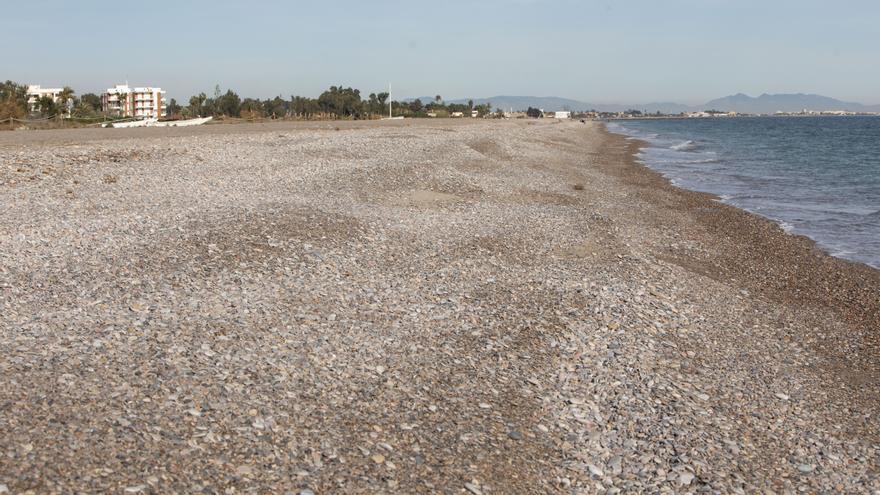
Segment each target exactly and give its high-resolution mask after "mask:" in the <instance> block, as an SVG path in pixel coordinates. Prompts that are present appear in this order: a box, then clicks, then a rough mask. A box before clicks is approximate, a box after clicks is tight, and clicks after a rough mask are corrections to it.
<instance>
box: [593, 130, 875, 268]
mask: <svg viewBox="0 0 880 495" xmlns="http://www.w3.org/2000/svg"><path fill="white" fill-rule="evenodd" d="M607 125H608V130H609V131H611V132H618V133H621V134H626V135H628V136H632V137H637V138H639V139H643V140H645V141H647V142H648V143H649V146H648V147H647V148H644V149H643V150H642V151H641V153H640V155H639V158H640V160H641V161H642V162H643V163H644V164H645V165H647V166H649V167H651V168H653V169H655V170H657V171H658V172H660V173H662V174H663V175H665V176H666V177H668V178H669V179H670V180H672V182H673V183H674V184H676V185H678V186H681V187H684V188H688V189H693V190H696V191H703V192H709V193H713V194H716V195H717V196H719V197H720V198H721V200H722V201H724V202H725V203H728V204H731V205H734V206H737V207H740V208H743V209H746V210H748V211H751V212H753V213H757V214H759V215H763V216H765V217H767V218H770V219H772V220H775V221H776V222H778V223H779V224H780V225H781V226H782V227H783V228H784V229H786V230H787V231H789V232H793V233H797V234H803V235H806V236H808V237H810V238H812V239H814V240H815V241H816V242H817V243H818V244H819V245H820V246H822V247H823V248H825V249H826V250H827V251H828V252H829V253H831V254H832V255H834V256H839V257H841V258H846V259H849V260H853V261H860V262H863V263H866V264H868V265H871V266H873V267H875V268H880V117H763V118H758V117H756V118H734V119H728V118H715V119H680V120H627V121H614V122H609V123H608V124H607Z"/></svg>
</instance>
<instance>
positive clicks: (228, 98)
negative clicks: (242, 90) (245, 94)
mask: <svg viewBox="0 0 880 495" xmlns="http://www.w3.org/2000/svg"><path fill="white" fill-rule="evenodd" d="M214 108H215V110H214V111H215V115H228V116H230V117H238V116H240V115H241V98H240V97H239V96H238V95H237V94H236V93H235V92H234V91H232V90H231V89H228V90H226V94H223V95H221V96H220V97H217V98H215V99H214Z"/></svg>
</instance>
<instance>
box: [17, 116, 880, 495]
mask: <svg viewBox="0 0 880 495" xmlns="http://www.w3.org/2000/svg"><path fill="white" fill-rule="evenodd" d="M3 134H4V135H3V136H2V137H0V204H2V208H0V294H2V298H0V493H5V492H9V493H74V492H84V493H97V492H112V493H224V494H234V493H291V494H303V495H308V494H318V495H321V494H327V493H449V494H477V495H478V494H493V493H496V494H501V493H564V494H580V493H583V494H588V493H589V494H592V493H603V494H604V493H608V494H615V493H643V492H648V493H724V494H726V493H780V494H781V493H798V492H806V493H880V481H878V473H877V470H878V434H877V433H878V423H877V419H876V417H875V412H876V411H877V391H878V389H877V383H878V381H877V374H876V370H875V367H876V365H877V362H878V360H877V359H876V357H877V353H876V352H875V350H876V346H874V344H873V342H874V340H872V339H876V333H877V328H876V327H875V326H874V323H875V322H876V320H872V318H876V315H877V308H878V306H880V303H878V302H877V297H878V294H880V292H878V291H877V289H878V287H880V283H878V277H877V274H876V271H872V270H869V269H867V268H865V267H863V266H858V265H852V264H848V263H846V262H841V261H838V260H833V259H831V258H829V257H827V256H826V255H824V254H822V253H821V252H817V251H816V250H815V249H812V248H811V247H810V245H809V243H808V242H807V241H805V240H803V239H799V238H795V237H792V236H785V235H784V234H783V233H782V232H781V230H779V229H778V228H776V227H775V226H773V225H772V224H770V223H769V222H765V221H763V220H760V219H757V218H756V217H753V216H751V215H748V214H745V213H742V212H739V211H738V210H734V209H732V208H728V207H725V206H723V205H720V204H717V203H715V202H713V201H712V199H711V198H709V197H706V196H704V195H696V194H693V193H687V192H683V191H680V190H677V189H674V188H672V187H670V186H668V184H665V183H664V182H663V181H662V179H660V178H658V177H656V176H655V175H653V174H651V173H650V172H647V171H645V170H644V169H642V168H640V167H638V166H637V165H635V164H634V163H633V162H632V157H631V154H632V151H633V147H634V145H635V144H634V143H633V142H631V141H627V140H625V139H624V138H622V137H619V136H613V135H609V134H607V133H606V132H605V131H604V129H603V128H602V127H601V125H600V124H587V125H584V124H580V123H577V122H570V123H549V122H534V121H528V122H527V121H508V122H494V121H493V122H482V121H478V122H469V121H417V122H396V123H383V124H380V123H359V124H344V125H340V126H329V125H326V124H320V125H317V124H310V125H294V124H278V125H261V126H250V127H249V126H210V127H206V128H204V129H199V130H184V129H180V130H175V129H167V130H162V131H161V132H138V130H136V129H132V130H125V129H107V130H94V131H88V132H85V131H61V132H48V131H47V132H32V133H21V132H19V133H12V132H9V133H3ZM710 209H714V210H717V211H714V210H713V211H712V212H708V213H707V211H708V210H710ZM707 215H708V216H707ZM743 233H745V234H748V235H745V234H743ZM767 239H771V240H772V243H773V245H774V246H777V247H776V248H774V249H772V251H773V253H775V254H772V255H771V253H770V251H768V250H767V249H766V248H760V249H759V248H756V246H758V245H759V243H760V242H764V243H766V242H770V241H768V240H767ZM762 249H763V250H762ZM789 252H790V253H795V254H792V256H798V257H797V260H798V262H797V264H794V263H789V264H785V263H783V262H781V261H779V260H777V259H776V258H773V256H778V255H779V254H780V253H789ZM768 260H771V261H768ZM773 260H775V261H773ZM783 264H784V265H785V266H783ZM795 265H796V266H795ZM792 266H794V268H792ZM767 267H769V269H770V272H768V271H767V270H768V268H767ZM774 269H775V270H776V271H773V270H774ZM816 274H819V275H822V274H824V275H827V276H828V277H829V278H825V279H823V280H833V281H836V282H834V285H831V286H826V287H825V288H824V292H823V294H826V295H825V296H823V297H819V296H817V295H816V294H817V293H816V292H815V291H816V290H817V289H815V287H814V288H810V287H812V286H811V285H809V284H811V283H812V282H811V281H812V280H814V279H815V276H818V275H816ZM810 277H814V278H810ZM780 280H784V281H785V283H784V284H780V283H778V282H779V281H780ZM799 284H800V285H799ZM847 284H853V285H852V287H851V286H850V285H847ZM872 284H873V285H872ZM780 285H784V287H781V286H780ZM814 285H815V284H814ZM840 291H848V292H845V293H843V292H840ZM872 298H873V299H872ZM872 301H873V306H872Z"/></svg>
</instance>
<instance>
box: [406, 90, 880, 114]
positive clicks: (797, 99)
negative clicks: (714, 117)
mask: <svg viewBox="0 0 880 495" xmlns="http://www.w3.org/2000/svg"><path fill="white" fill-rule="evenodd" d="M413 99H415V98H411V99H409V100H413ZM420 99H421V100H422V102H423V103H428V102H430V101H433V100H434V98H433V97H422V98H420ZM473 100H474V103H475V104H478V105H481V104H484V103H491V104H492V107H493V108H502V109H505V110H508V109H511V108H512V109H514V110H525V109H526V108H528V107H535V108H541V109H543V110H545V111H550V112H552V111H559V110H571V111H574V112H581V111H587V110H597V111H600V112H623V111H626V110H629V109H634V110H642V111H647V112H649V113H654V112H658V111H659V112H662V113H680V112H699V111H702V110H721V111H725V112H739V113H758V114H771V113H775V112H800V111H801V110H805V109H806V110H812V111H817V112H819V111H831V110H845V111H849V112H880V105H863V104H861V103H853V102H846V101H841V100H837V99H834V98H829V97H827V96H821V95H811V94H802V93H797V94H775V95H769V94H763V95H761V96H758V97H752V96H748V95H744V94H742V93H740V94H736V95H731V96H725V97H724V98H718V99H715V100H711V101H708V102H706V103H704V104H703V105H695V106H689V105H682V104H680V103H673V102H656V103H648V104H630V105H614V104H598V103H587V102H583V101H578V100H572V99H568V98H559V97H556V96H493V97H491V98H473ZM467 101H468V99H467V98H464V99H460V100H450V101H447V102H446V103H467Z"/></svg>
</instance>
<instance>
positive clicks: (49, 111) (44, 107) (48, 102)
mask: <svg viewBox="0 0 880 495" xmlns="http://www.w3.org/2000/svg"><path fill="white" fill-rule="evenodd" d="M35 109H36V111H37V112H38V113H39V114H40V115H42V116H43V117H54V116H55V115H56V114H57V113H58V106H57V105H56V104H55V100H54V99H52V97H51V96H42V97H40V99H38V100H37V105H36V108H35Z"/></svg>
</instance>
